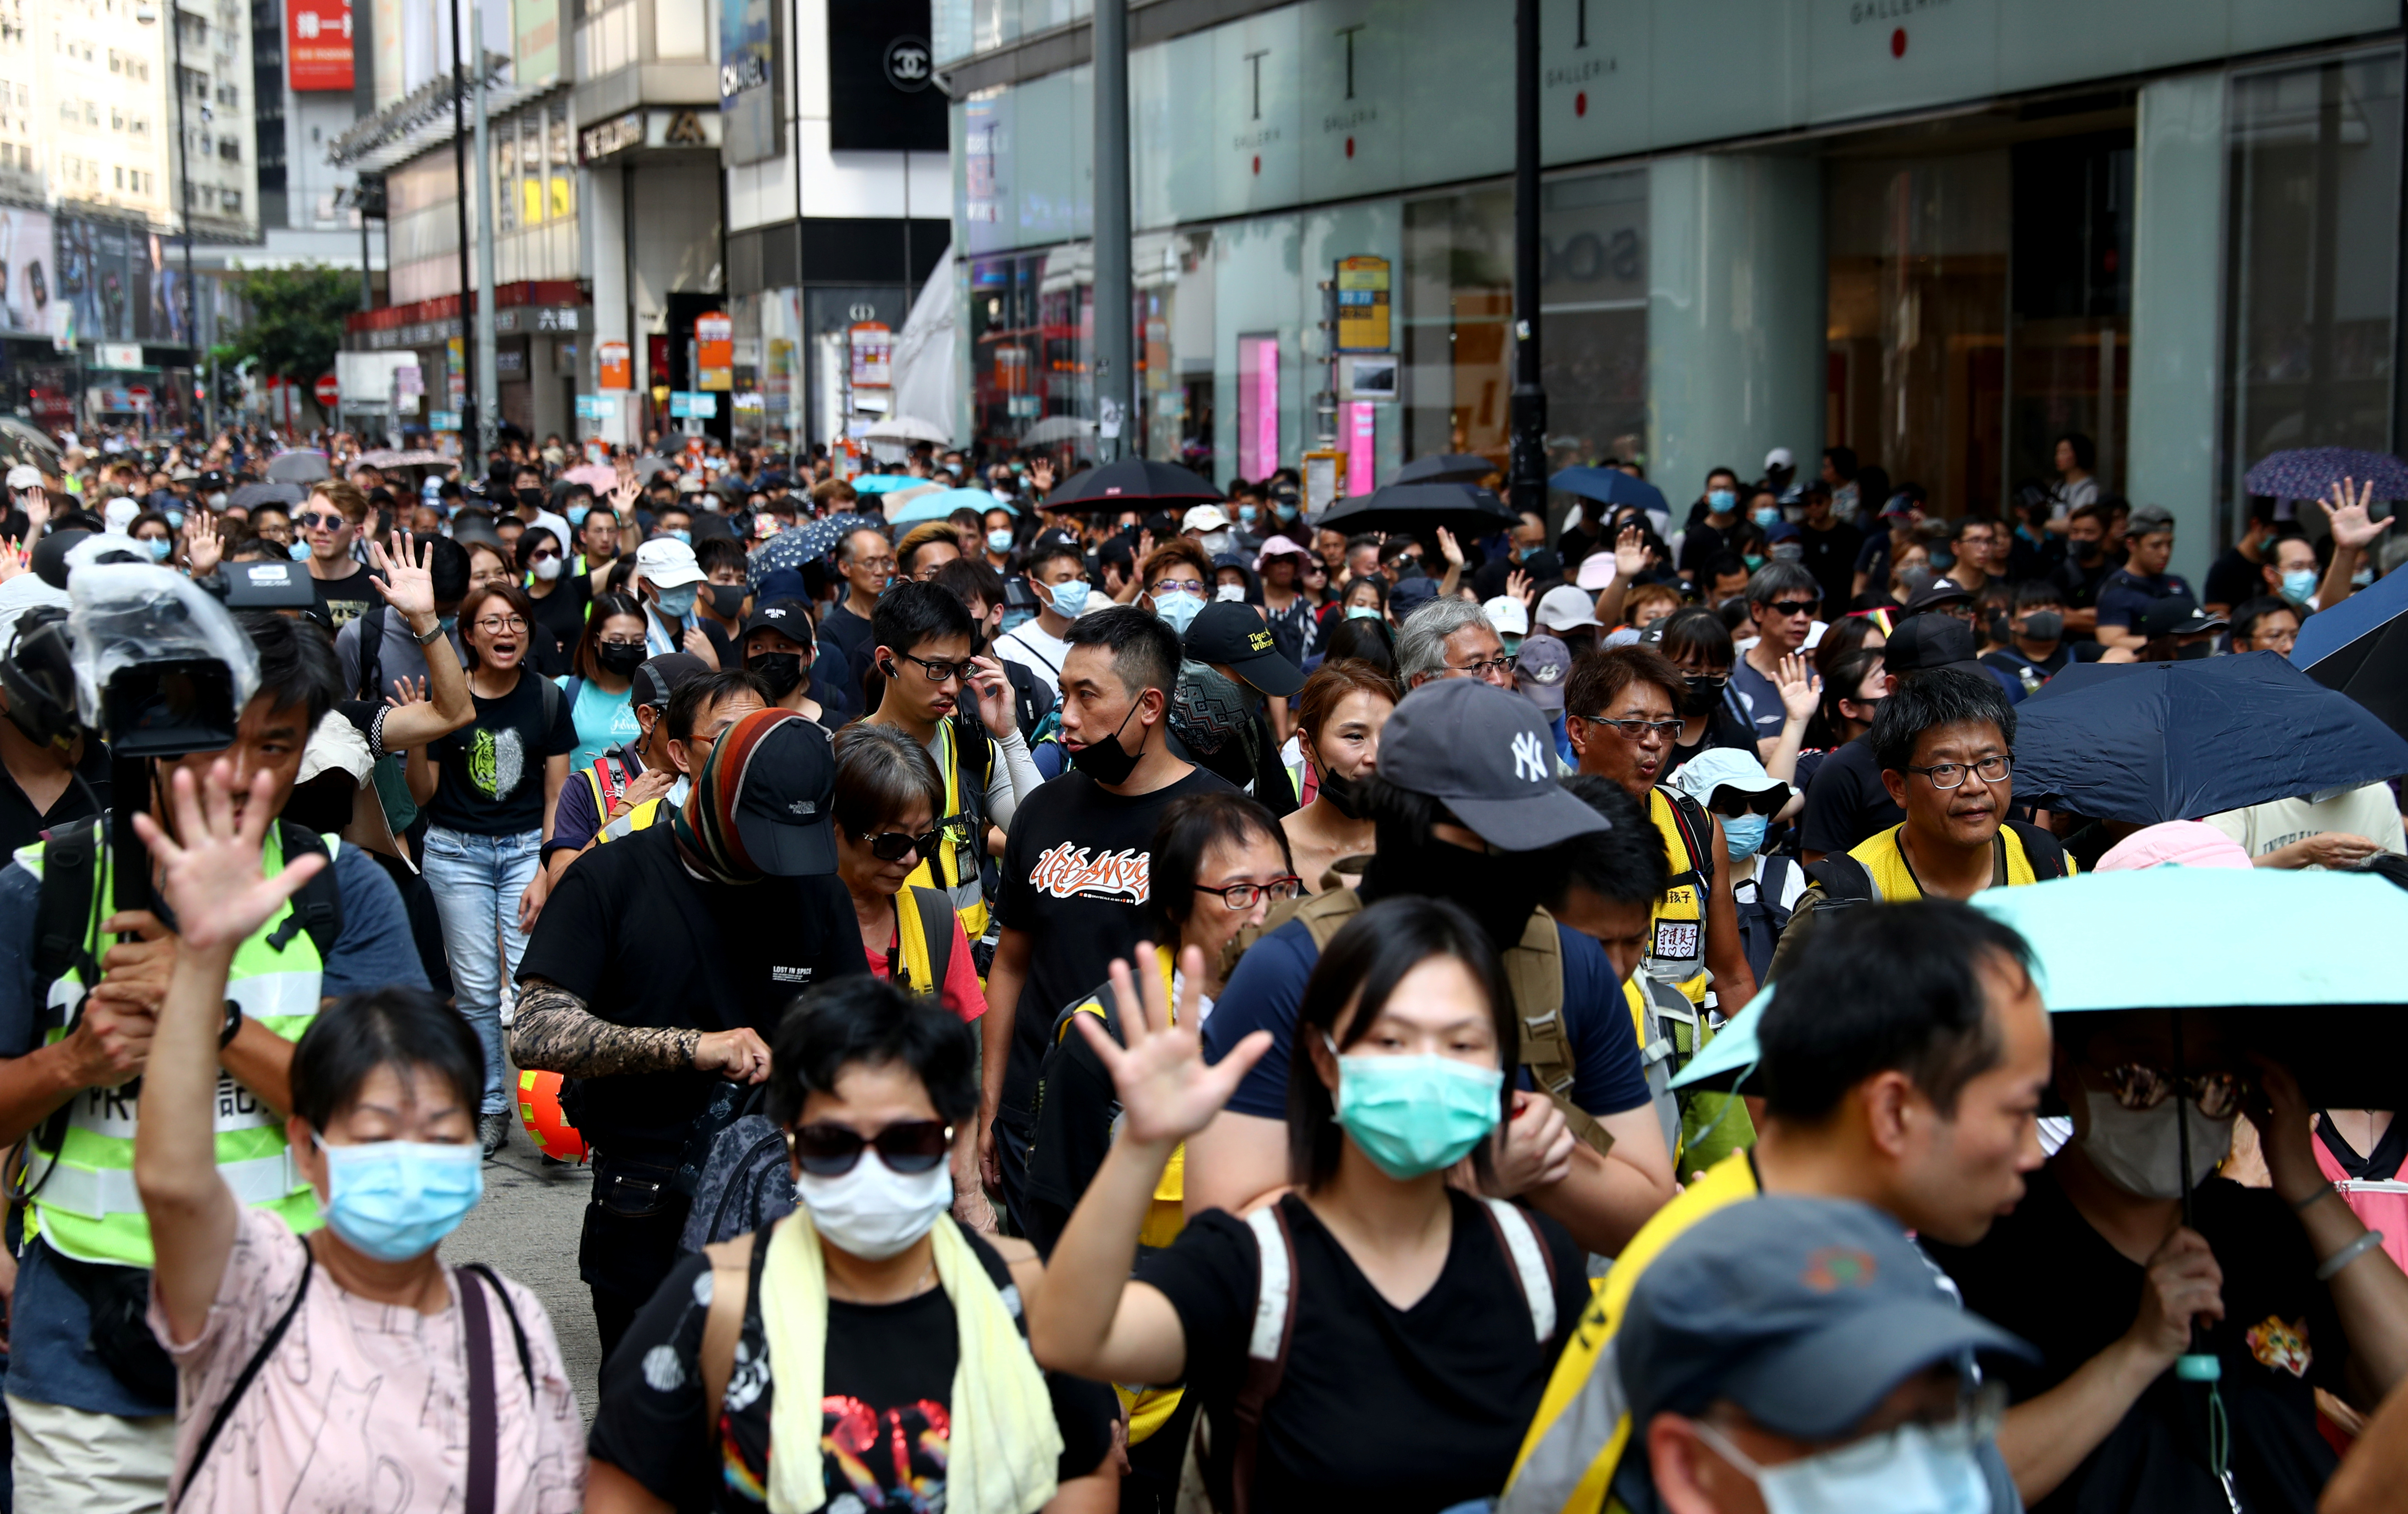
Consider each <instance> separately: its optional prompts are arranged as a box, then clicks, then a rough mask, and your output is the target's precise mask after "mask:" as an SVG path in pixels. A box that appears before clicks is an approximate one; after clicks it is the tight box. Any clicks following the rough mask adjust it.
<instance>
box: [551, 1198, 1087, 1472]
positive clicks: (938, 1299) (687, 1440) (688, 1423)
mask: <svg viewBox="0 0 2408 1514" xmlns="http://www.w3.org/2000/svg"><path fill="white" fill-rule="evenodd" d="M968 1240H969V1243H970V1249H971V1250H973V1251H975V1252H976V1253H977V1254H978V1257H979V1260H980V1262H981V1263H982V1264H983V1265H984V1266H985V1267H986V1270H987V1276H988V1278H990V1279H992V1280H994V1281H995V1283H996V1286H997V1287H998V1288H1002V1287H1006V1286H1009V1285H1010V1283H1011V1273H1010V1272H1009V1271H1008V1270H1007V1269H1006V1268H1005V1267H1004V1264H1003V1259H1002V1258H1001V1257H999V1256H997V1255H996V1252H995V1250H994V1249H993V1248H992V1247H990V1246H988V1245H987V1243H986V1242H985V1241H984V1240H982V1239H981V1238H980V1237H978V1236H977V1235H970V1236H968ZM768 1242H769V1236H768V1234H767V1232H761V1233H758V1234H756V1235H754V1236H753V1293H752V1296H751V1297H749V1298H748V1299H747V1300H746V1301H745V1307H744V1324H743V1328H742V1330H741V1331H740V1332H739V1333H738V1336H737V1359H738V1361H739V1362H741V1363H743V1364H744V1365H743V1366H741V1367H739V1368H738V1370H737V1371H736V1373H735V1374H734V1376H733V1377H732V1378H730V1380H729V1382H728V1385H727V1394H726V1398H725V1401H724V1404H723V1405H722V1412H721V1414H720V1416H719V1421H718V1422H717V1423H716V1424H712V1423H709V1422H706V1421H705V1418H704V1411H705V1407H706V1400H705V1398H704V1394H705V1393H706V1392H707V1390H706V1389H705V1387H704V1385H703V1378H702V1368H701V1362H702V1332H703V1324H704V1321H706V1320H707V1319H708V1318H709V1316H710V1281H711V1278H710V1258H709V1257H706V1256H688V1257H683V1258H681V1259H680V1260H679V1262H678V1264H677V1267H676V1269H675V1270H674V1271H672V1272H671V1273H670V1274H669V1276H668V1278H667V1281H665V1282H664V1283H662V1285H661V1287H660V1291H659V1292H658V1293H654V1294H653V1295H652V1302H651V1303H649V1304H647V1305H645V1306H644V1308H643V1310H642V1311H641V1312H640V1313H638V1315H637V1316H636V1321H635V1323H634V1325H633V1326H631V1327H630V1328H629V1330H628V1332H627V1335H626V1337H625V1339H624V1340H623V1341H622V1342H621V1343H620V1345H619V1349H618V1350H614V1351H612V1352H611V1353H610V1359H609V1362H607V1363H605V1364H604V1365H603V1371H602V1403H601V1409H600V1412H598V1413H597V1414H596V1415H595V1419H594V1429H593V1431H592V1432H591V1434H590V1435H589V1436H588V1438H587V1442H586V1450H587V1453H588V1454H589V1455H591V1456H593V1457H594V1458H595V1460H596V1461H604V1462H609V1464H611V1465H613V1466H615V1467H617V1468H618V1469H619V1470H621V1471H622V1472H624V1473H626V1474H627V1475H628V1476H629V1477H632V1478H635V1479H636V1480H637V1481H638V1482H639V1483H642V1484H643V1485H644V1487H645V1488H646V1489H647V1490H649V1491H650V1492H651V1493H652V1494H653V1495H654V1496H656V1497H660V1498H664V1499H667V1501H668V1502H669V1503H670V1504H671V1505H672V1506H673V1507H676V1508H677V1509H679V1510H680V1511H681V1514H705V1511H714V1510H715V1511H719V1514H754V1511H756V1510H760V1509H763V1508H765V1507H767V1498H766V1493H765V1490H767V1487H768V1481H769V1477H768V1474H769V1456H770V1437H769V1427H770V1411H771V1407H772V1406H773V1405H774V1404H775V1402H776V1400H777V1385H776V1382H775V1379H774V1377H773V1373H774V1370H775V1368H774V1364H773V1363H772V1362H771V1360H770V1353H769V1343H768V1337H767V1332H766V1331H765V1330H764V1328H763V1326H762V1323H761V1302H760V1281H761V1264H762V1263H763V1262H764V1261H765V1259H766V1257H767V1251H768ZM1006 1296H1007V1299H1010V1298H1013V1297H1016V1296H1017V1295H1016V1294H1008V1295H1006ZM1014 1321H1015V1322H1019V1320H1018V1312H1017V1309H1016V1308H1015V1310H1014ZM1022 1330H1023V1332H1024V1334H1025V1330H1026V1326H1025V1324H1023V1325H1022ZM820 1361H821V1366H820V1406H821V1407H820V1425H821V1431H820V1441H819V1445H818V1447H817V1448H815V1449H816V1450H818V1452H819V1456H820V1465H821V1469H822V1476H823V1477H824V1479H825V1480H824V1483H823V1487H824V1490H825V1493H826V1499H827V1501H826V1503H825V1504H824V1505H823V1506H822V1507H824V1508H826V1509H830V1510H838V1509H849V1508H850V1509H862V1508H897V1509H920V1508H926V1507H930V1505H931V1500H930V1497H929V1495H930V1493H931V1492H932V1491H935V1492H939V1493H941V1490H942V1488H943V1486H944V1482H945V1471H946V1465H945V1464H946V1453H947V1451H948V1450H949V1449H950V1445H949V1441H950V1431H951V1425H952V1414H951V1412H950V1410H951V1407H952V1405H951V1400H952V1396H953V1373H954V1369H955V1368H956V1367H957V1366H958V1365H959V1364H960V1362H961V1338H960V1327H959V1325H958V1324H957V1322H956V1321H955V1318H954V1314H953V1301H952V1299H950V1298H948V1297H947V1296H946V1294H945V1292H944V1290H943V1289H941V1288H932V1289H930V1290H928V1292H926V1293H922V1294H920V1295H919V1296H917V1297H915V1298H909V1299H906V1300H904V1301H903V1302H902V1303H900V1304H850V1303H846V1302H845V1301H843V1300H841V1299H830V1300H829V1301H828V1307H827V1344H826V1347H825V1349H824V1352H823V1354H822V1356H821V1358H820ZM672 1366H673V1367H674V1370H671V1368H672ZM1046 1386H1047V1388H1048V1389H1049V1390H1051V1392H1052V1393H1053V1398H1054V1423H1055V1424H1056V1426H1058V1427H1059V1428H1060V1430H1061V1432H1062V1455H1061V1459H1060V1460H1059V1461H1058V1462H1057V1463H1056V1464H1055V1474H1054V1475H1055V1476H1056V1477H1057V1478H1060V1479H1061V1480H1063V1481H1068V1480H1069V1479H1070V1478H1080V1477H1086V1476H1088V1475H1090V1474H1092V1473H1094V1472H1095V1471H1096V1469H1097V1467H1098V1466H1100V1465H1101V1464H1102V1463H1103V1460H1104V1458H1105V1456H1106V1455H1108V1454H1109V1453H1110V1452H1111V1425H1112V1421H1113V1419H1114V1418H1115V1417H1116V1415H1115V1411H1116V1410H1117V1409H1118V1407H1119V1406H1118V1405H1117V1404H1116V1403H1115V1402H1114V1401H1113V1399H1112V1395H1111V1390H1110V1389H1109V1388H1106V1387H1105V1386H1103V1385H1102V1384H1101V1383H1092V1382H1082V1381H1081V1380H1079V1379H1078V1378H1065V1377H1062V1376H1059V1375H1058V1374H1052V1373H1049V1374H1047V1376H1046Z"/></svg>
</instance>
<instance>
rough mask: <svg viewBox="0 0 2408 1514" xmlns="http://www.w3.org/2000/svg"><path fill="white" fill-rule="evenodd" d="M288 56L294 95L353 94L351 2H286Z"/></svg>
mask: <svg viewBox="0 0 2408 1514" xmlns="http://www.w3.org/2000/svg"><path fill="white" fill-rule="evenodd" d="M284 57H285V66H286V67H287V68H288V69H289V70H290V72H291V74H292V79H293V88H294V93H307V92H308V91H312V90H339V91H341V92H343V93H347V94H348V93H351V0H285V4H284Z"/></svg>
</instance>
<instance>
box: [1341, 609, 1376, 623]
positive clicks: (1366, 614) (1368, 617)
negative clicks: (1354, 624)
mask: <svg viewBox="0 0 2408 1514" xmlns="http://www.w3.org/2000/svg"><path fill="white" fill-rule="evenodd" d="M1346 618H1347V619H1348V620H1350V621H1376V620H1378V619H1380V607H1379V606H1377V605H1349V606H1347V607H1346Z"/></svg>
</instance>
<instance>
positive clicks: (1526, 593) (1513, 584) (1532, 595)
mask: <svg viewBox="0 0 2408 1514" xmlns="http://www.w3.org/2000/svg"><path fill="white" fill-rule="evenodd" d="M1505 597H1506V598H1508V599H1518V600H1520V601H1521V602H1522V607H1523V608H1524V609H1533V608H1535V607H1537V606H1538V603H1539V592H1538V591H1537V590H1536V589H1533V588H1532V587H1530V576H1529V575H1528V574H1527V573H1525V572H1523V571H1522V570H1521V569H1520V568H1515V569H1513V570H1512V571H1511V572H1509V573H1507V574H1506V575H1505Z"/></svg>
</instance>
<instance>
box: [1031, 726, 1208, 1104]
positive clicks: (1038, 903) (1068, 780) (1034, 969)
mask: <svg viewBox="0 0 2408 1514" xmlns="http://www.w3.org/2000/svg"><path fill="white" fill-rule="evenodd" d="M1228 787H1229V785H1228V784H1227V783H1226V782H1225V781H1223V780H1222V779H1220V778H1215V777H1214V776H1213V775H1212V774H1211V773H1208V772H1206V771H1205V770H1204V769H1202V768H1200V767H1199V768H1196V769H1195V770H1193V771H1192V772H1190V773H1189V774H1188V775H1187V776H1186V777H1185V778H1181V779H1180V780H1179V781H1178V782H1176V783H1172V784H1169V785H1168V786H1166V787H1163V788H1160V789H1156V790H1154V792H1153V793H1145V794H1139V795H1138V796H1136V797H1135V798H1126V797H1124V796H1122V795H1120V794H1117V793H1111V792H1109V791H1107V790H1105V789H1104V788H1102V787H1100V786H1099V785H1097V782H1096V780H1095V779H1093V778H1089V777H1087V775H1086V774H1084V773H1082V772H1078V771H1076V770H1073V771H1071V772H1068V773H1065V774H1063V775H1062V776H1061V777H1060V778H1054V780H1052V781H1051V782H1048V783H1043V784H1039V786H1038V788H1037V792H1036V793H1032V794H1030V795H1029V796H1028V797H1027V798H1026V799H1025V800H1023V801H1021V805H1020V812H1019V813H1018V814H1016V815H1014V816H1013V817H1012V819H1011V836H1010V838H1009V839H1008V840H1006V841H1005V843H1004V848H1003V893H1002V896H1001V897H1000V898H998V899H997V900H996V908H995V912H996V919H998V920H1000V921H1002V922H1003V923H1004V924H1006V925H1008V926H1010V927H1011V928H1012V929H1013V930H1016V931H1023V932H1025V933H1026V934H1027V935H1028V936H1029V937H1030V943H1031V950H1030V951H1029V957H1028V980H1027V984H1026V986H1025V987H1024V988H1023V989H1022V990H1021V993H1020V1006H1019V1013H1018V1014H1017V1015H1016V1016H1015V1017H1014V1019H1013V1021H1012V1029H1011V1067H1010V1068H1009V1069H1008V1070H1007V1071H1006V1073H1005V1076H1004V1083H1003V1105H1004V1108H1005V1109H1006V1110H1007V1111H1010V1112H1014V1118H1016V1119H1020V1120H1023V1121H1025V1119H1026V1118H1027V1116H1028V1111H1029V1108H1030V1106H1031V1105H1032V1103H1033V1102H1034V1099H1035V1095H1036V1092H1037V1068H1038V1064H1039V1063H1041V1062H1043V1061H1044V1060H1045V1044H1046V1034H1047V1032H1049V1031H1050V1030H1052V1028H1053V1025H1054V1012H1055V1011H1057V1010H1059V1009H1060V1008H1061V1007H1063V1006H1064V1005H1066V1004H1068V1003H1069V1002H1070V1000H1071V998H1072V997H1073V996H1074V995H1083V994H1085V993H1087V992H1088V991H1089V990H1091V989H1093V988H1094V987H1095V986H1096V985H1097V984H1098V983H1100V982H1102V981H1104V979H1105V978H1106V976H1107V975H1108V974H1109V972H1110V970H1111V963H1112V959H1113V958H1115V957H1121V958H1127V959H1129V960H1132V961H1134V960H1135V958H1134V955H1133V953H1134V952H1135V950H1136V949H1137V944H1138V940H1139V938H1140V937H1141V936H1144V935H1145V934H1146V931H1145V915H1144V907H1145V902H1146V900H1147V898H1148V897H1149V896H1150V895H1149V893H1148V889H1149V864H1150V860H1151V855H1152V849H1153V846H1154V826H1155V825H1156V823H1158V822H1159V821H1161V819H1162V812H1163V810H1164V809H1166V808H1168V807H1169V806H1170V805H1172V804H1173V803H1175V802H1176V801H1178V800H1181V799H1183V798H1185V797H1187V795H1189V794H1191V793H1210V792H1211V791H1212V790H1215V789H1226V788H1228Z"/></svg>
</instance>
